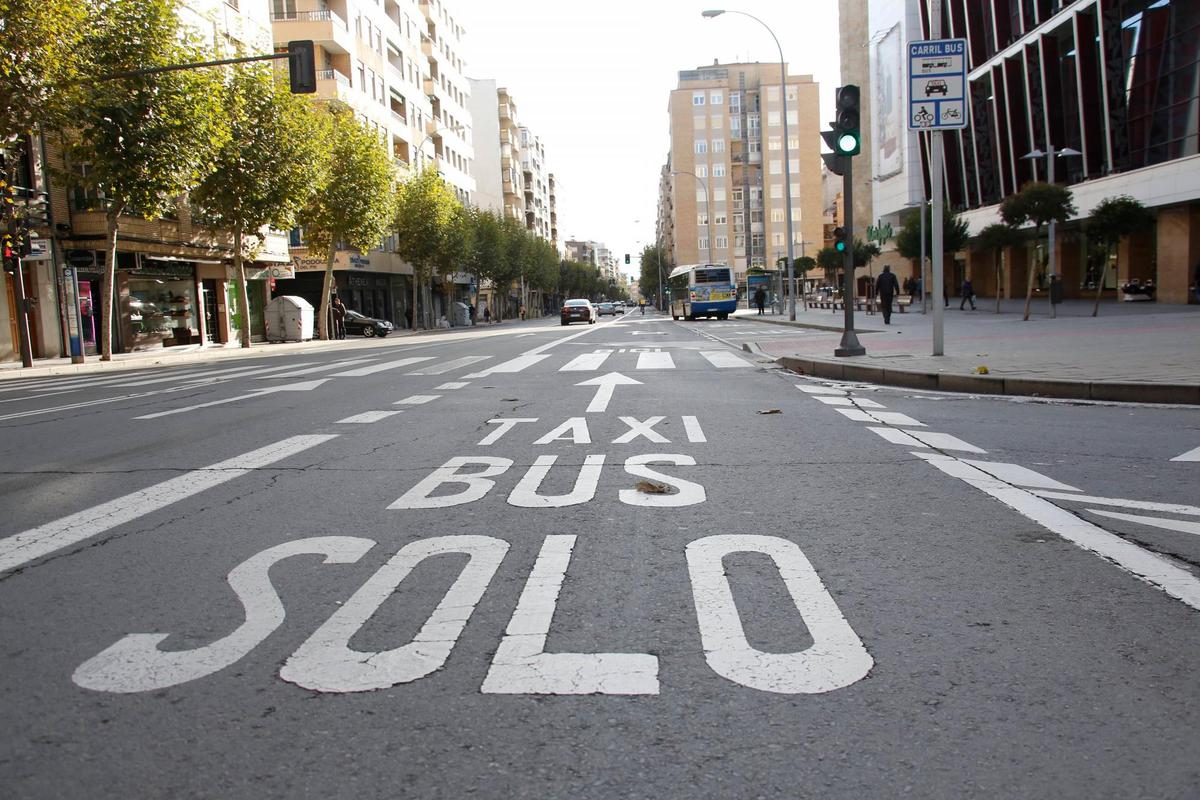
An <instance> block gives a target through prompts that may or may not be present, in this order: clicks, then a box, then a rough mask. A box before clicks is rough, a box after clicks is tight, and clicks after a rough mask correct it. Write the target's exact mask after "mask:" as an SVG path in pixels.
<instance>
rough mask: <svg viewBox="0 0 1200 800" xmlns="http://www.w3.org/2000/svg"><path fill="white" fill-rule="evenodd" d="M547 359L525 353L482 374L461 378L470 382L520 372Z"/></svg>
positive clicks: (477, 373) (474, 373) (489, 368)
mask: <svg viewBox="0 0 1200 800" xmlns="http://www.w3.org/2000/svg"><path fill="white" fill-rule="evenodd" d="M549 357H550V356H543V355H536V354H529V353H526V354H525V355H523V356H517V357H516V358H514V359H511V360H509V361H505V362H503V363H501V364H497V365H496V366H494V367H488V368H487V369H485V370H483V371H482V372H472V373H471V374H470V375H464V376H463V377H464V378H466V379H468V380H472V379H475V378H486V377H487V376H489V375H495V374H497V373H512V372H520V371H521V370H523V369H527V368H529V367H532V366H533V365H534V364H537V363H538V362H539V361H542V360H543V359H547V358H549Z"/></svg>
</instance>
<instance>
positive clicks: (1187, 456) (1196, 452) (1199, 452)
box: [1171, 447, 1200, 461]
mask: <svg viewBox="0 0 1200 800" xmlns="http://www.w3.org/2000/svg"><path fill="white" fill-rule="evenodd" d="M1171 460H1172V461H1200V447H1194V448H1192V449H1191V450H1188V451H1187V452H1186V453H1184V454H1182V455H1178V456H1175V457H1174V458H1172V459H1171Z"/></svg>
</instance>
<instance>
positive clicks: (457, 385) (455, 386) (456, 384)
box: [433, 381, 471, 392]
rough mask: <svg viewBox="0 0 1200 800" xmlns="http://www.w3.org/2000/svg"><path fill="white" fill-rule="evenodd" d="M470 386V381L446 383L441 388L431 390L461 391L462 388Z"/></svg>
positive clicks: (436, 387)
mask: <svg viewBox="0 0 1200 800" xmlns="http://www.w3.org/2000/svg"><path fill="white" fill-rule="evenodd" d="M470 385H471V382H470V381H447V382H446V383H443V384H442V385H441V386H435V387H433V388H434V389H436V390H437V391H441V392H448V391H450V390H451V389H461V388H463V387H464V386H470Z"/></svg>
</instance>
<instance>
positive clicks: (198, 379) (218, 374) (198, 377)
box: [113, 361, 313, 386]
mask: <svg viewBox="0 0 1200 800" xmlns="http://www.w3.org/2000/svg"><path fill="white" fill-rule="evenodd" d="M311 363H313V362H311V361H303V362H301V363H299V364H286V365H284V366H278V367H263V366H261V365H256V366H253V367H232V368H230V369H218V370H213V371H211V372H204V373H198V374H195V375H186V376H183V377H180V376H178V375H167V376H163V377H159V378H147V379H145V380H140V381H130V382H128V383H114V384H113V386H149V385H150V384H152V383H170V382H171V381H176V380H177V381H179V382H180V383H206V382H209V381H217V380H227V379H230V378H240V377H243V376H245V375H249V374H252V373H254V374H258V375H265V374H267V373H269V372H280V371H282V370H285V369H290V368H291V367H302V366H306V365H308V364H311Z"/></svg>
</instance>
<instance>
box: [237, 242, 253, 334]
mask: <svg viewBox="0 0 1200 800" xmlns="http://www.w3.org/2000/svg"><path fill="white" fill-rule="evenodd" d="M233 272H234V280H236V281H237V287H238V314H239V315H240V316H241V318H242V347H249V346H250V295H249V294H248V293H247V292H246V262H245V259H243V258H242V226H241V225H237V226H235V227H234V229H233Z"/></svg>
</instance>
